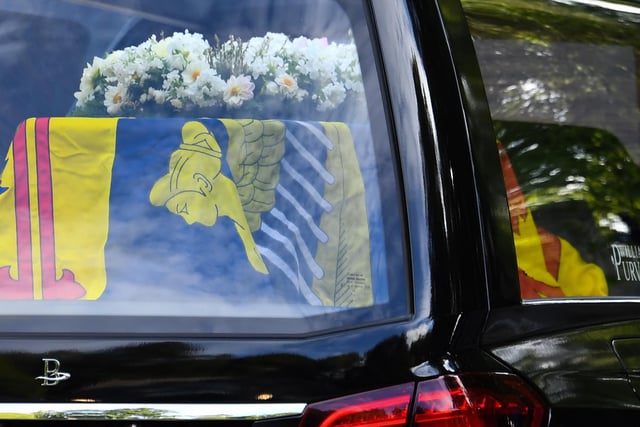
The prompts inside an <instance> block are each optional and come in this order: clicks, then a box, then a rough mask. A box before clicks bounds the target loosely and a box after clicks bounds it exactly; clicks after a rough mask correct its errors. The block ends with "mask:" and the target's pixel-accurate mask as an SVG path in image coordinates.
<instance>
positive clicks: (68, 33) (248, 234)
mask: <svg viewBox="0 0 640 427" xmlns="http://www.w3.org/2000/svg"><path fill="white" fill-rule="evenodd" d="M343 3H344V4H343ZM291 16H295V17H296V19H295V20H292V19H291ZM367 29H368V25H367V20H366V18H365V14H364V11H363V10H361V5H359V4H354V2H342V1H338V0H336V1H334V0H320V1H319V0H308V1H307V0H294V1H290V0H287V1H285V0H266V1H255V0H238V1H234V2H229V1H227V0H220V1H204V0H202V1H198V0H192V1H184V2H174V1H124V0H121V1H115V2H114V1H91V2H69V1H62V0H60V1H57V0H46V1H43V0H40V1H29V0H27V1H25V0H16V1H12V0H8V1H3V2H2V4H0V34H2V39H1V40H0V57H1V58H2V60H1V61H0V86H1V87H2V93H3V102H2V105H1V106H0V108H1V109H2V114H1V115H0V117H1V118H0V150H2V155H3V156H4V157H2V158H3V159H4V165H3V167H2V175H1V176H0V179H1V180H0V223H1V224H2V227H1V228H0V311H2V313H3V314H4V315H9V316H17V318H19V317H20V316H25V315H26V316H40V315H45V316H49V317H51V318H53V319H55V318H57V317H64V318H65V319H73V318H75V316H92V317H93V316H98V317H101V316H106V317H110V318H114V317H115V316H117V317H120V318H123V319H125V318H128V317H130V316H135V317H137V318H140V319H142V320H140V319H139V320H140V321H136V322H131V323H126V322H125V323H119V324H120V325H123V326H120V327H121V328H125V329H127V330H128V328H134V329H136V330H140V331H141V332H145V331H151V330H152V329H153V322H152V321H151V320H149V319H152V318H156V317H162V318H166V317H169V318H180V319H181V320H180V322H177V323H176V324H177V325H178V326H175V328H177V330H180V328H184V329H188V330H189V331H192V332H212V331H213V332H216V331H219V332H238V331H239V332H242V331H245V332H247V333H263V332H293V333H295V332H301V333H303V332H310V331H314V330H318V329H323V328H335V327H342V326H349V325H355V324H361V323H365V322H370V321H380V320H384V319H388V318H395V317H398V316H402V315H405V314H406V313H407V310H408V303H407V294H408V293H407V289H406V283H407V281H406V280H405V273H404V272H405V269H404V259H405V257H404V255H403V246H402V241H401V240H402V239H401V238H400V237H399V235H401V234H402V233H398V230H400V229H402V227H403V225H402V221H401V208H400V198H399V193H400V192H399V190H398V188H397V182H396V178H395V176H396V175H395V174H396V171H395V160H394V157H393V155H392V153H393V150H392V148H391V146H390V143H389V140H388V138H387V137H386V135H388V131H387V129H386V128H385V121H384V119H383V117H384V116H383V111H382V107H381V105H383V103H382V100H381V95H380V89H379V88H378V78H377V76H376V67H375V62H374V60H373V53H372V52H373V49H372V46H371V41H370V40H369V36H368V30H367ZM383 202H384V203H383ZM144 318H146V319H148V322H146V323H145V321H144ZM189 319H192V320H193V319H196V320H194V321H193V322H190V321H189ZM291 319H306V321H304V322H291V321H290V320H291ZM54 321H55V320H54ZM17 323H19V322H17ZM116 324H118V323H112V325H116ZM65 325H66V326H65V328H67V329H69V330H72V331H76V330H77V331H83V329H82V328H83V326H82V322H74V321H72V320H71V321H69V322H67V323H65ZM69 325H71V326H69ZM145 325H146V326H145ZM180 325H182V326H180ZM103 327H104V328H105V331H109V330H110V329H109V328H110V327H109V326H103ZM113 328H114V329H113V330H117V329H118V328H119V327H116V326H114V327H113ZM243 328H244V329H243ZM18 329H19V328H18Z"/></svg>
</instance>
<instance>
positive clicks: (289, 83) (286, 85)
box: [276, 74, 298, 95]
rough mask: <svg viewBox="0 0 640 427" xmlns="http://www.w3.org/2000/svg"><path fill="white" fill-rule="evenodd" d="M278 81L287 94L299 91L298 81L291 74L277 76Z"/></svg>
mask: <svg viewBox="0 0 640 427" xmlns="http://www.w3.org/2000/svg"><path fill="white" fill-rule="evenodd" d="M276 83H277V84H278V86H280V90H282V92H283V93H284V94H285V95H294V94H295V93H296V92H297V91H298V82H297V81H296V79H295V78H294V77H293V76H291V75H290V74H280V75H279V76H278V77H276Z"/></svg>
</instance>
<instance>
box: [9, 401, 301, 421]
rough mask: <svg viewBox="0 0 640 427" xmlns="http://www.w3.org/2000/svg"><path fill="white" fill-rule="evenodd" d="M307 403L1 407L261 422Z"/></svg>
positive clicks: (45, 414) (44, 414)
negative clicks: (260, 420) (259, 420)
mask: <svg viewBox="0 0 640 427" xmlns="http://www.w3.org/2000/svg"><path fill="white" fill-rule="evenodd" d="M305 407H306V404H304V403H247V404H244V403H238V404H206V403H202V404H164V403H161V404H155V403H2V404H0V419H25V420H26V419H31V420H33V419H47V420H56V419H66V420H70V419H80V420H82V419H91V420H138V421H139V420H204V419H206V420H258V419H264V418H274V417H284V416H296V415H301V414H302V412H303V411H304V409H305Z"/></svg>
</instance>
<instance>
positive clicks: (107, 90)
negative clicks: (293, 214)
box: [74, 30, 364, 115]
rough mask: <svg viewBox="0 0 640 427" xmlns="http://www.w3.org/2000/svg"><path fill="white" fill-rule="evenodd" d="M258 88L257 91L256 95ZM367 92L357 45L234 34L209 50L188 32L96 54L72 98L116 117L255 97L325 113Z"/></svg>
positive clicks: (240, 103) (232, 104)
mask: <svg viewBox="0 0 640 427" xmlns="http://www.w3.org/2000/svg"><path fill="white" fill-rule="evenodd" d="M218 73H220V74H218ZM229 74H231V76H229ZM224 79H228V80H227V81H226V82H225V80H224ZM256 86H258V87H260V88H261V89H260V93H259V94H254V91H255V88H256ZM363 92H364V87H363V84H362V76H361V73H360V66H359V61H358V55H357V49H356V46H355V44H354V43H340V44H338V43H334V42H331V43H330V42H329V41H328V40H327V39H326V38H315V39H309V38H306V37H297V38H295V39H293V40H292V39H290V38H289V36H287V35H285V34H282V33H267V34H265V36H264V37H252V38H250V39H249V40H248V41H245V42H242V41H241V40H239V39H235V38H233V37H232V36H230V38H229V40H228V41H227V42H225V43H223V44H222V45H217V46H216V47H215V48H212V47H211V46H210V45H209V42H208V41H207V40H205V38H204V37H203V35H202V34H197V33H190V32H189V31H186V30H185V31H184V32H182V33H174V34H173V35H171V36H170V37H166V38H161V39H160V40H158V39H157V38H156V36H155V35H152V36H151V37H149V38H148V39H147V40H146V41H144V42H142V43H140V44H139V45H137V46H129V47H126V48H124V49H122V50H117V51H114V52H111V53H110V54H108V55H107V56H106V57H105V58H94V60H93V62H92V63H91V64H87V66H86V67H85V69H84V70H83V73H82V77H81V79H80V85H79V88H78V91H77V92H75V93H74V96H75V98H76V99H77V106H78V107H79V108H86V111H87V112H90V113H92V112H94V111H95V110H96V109H97V111H95V113H97V114H102V113H104V112H105V111H106V112H107V113H108V114H111V115H119V114H125V113H126V114H129V113H133V114H135V113H136V112H137V111H138V112H139V111H143V110H144V109H145V108H146V107H148V106H149V104H153V103H155V104H158V105H170V106H171V107H172V108H173V109H178V110H185V111H189V110H191V109H193V108H195V107H201V108H202V107H212V106H216V105H223V106H227V107H229V108H239V107H241V106H243V105H244V103H245V101H248V100H250V99H252V98H254V96H255V97H256V98H259V97H260V96H281V97H284V98H287V99H289V100H292V101H294V102H304V101H305V100H309V101H311V102H313V103H314V104H315V106H316V108H317V109H318V110H320V111H324V110H329V109H334V108H336V107H337V106H338V105H340V104H341V103H342V102H344V100H345V99H346V97H347V95H348V94H350V93H351V94H361V93H363ZM131 94H136V95H135V96H136V98H135V99H134V98H131V97H132V95H131ZM310 94H312V95H311V96H310ZM258 101H259V99H258Z"/></svg>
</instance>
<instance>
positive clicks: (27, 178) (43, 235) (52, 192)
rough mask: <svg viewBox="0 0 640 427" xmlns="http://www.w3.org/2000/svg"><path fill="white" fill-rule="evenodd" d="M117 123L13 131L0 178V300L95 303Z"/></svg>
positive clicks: (80, 122)
mask: <svg viewBox="0 0 640 427" xmlns="http://www.w3.org/2000/svg"><path fill="white" fill-rule="evenodd" d="M117 123H118V119H108V118H105V119H95V118H91V119H87V118H60V119H56V118H37V119H28V120H26V121H24V122H23V123H21V124H20V125H19V127H18V130H17V132H16V135H15V137H14V140H13V142H12V144H11V147H10V150H9V153H8V156H7V159H6V166H5V168H4V171H3V172H2V175H1V177H0V224H2V227H0V299H76V298H85V299H95V298H97V297H99V296H100V294H101V293H102V292H103V291H104V288H105V286H106V273H105V261H104V246H105V244H106V240H107V234H108V224H109V190H110V183H111V169H112V165H113V159H114V152H115V134H116V126H117ZM88 135H90V138H91V140H90V141H88V140H87V138H88Z"/></svg>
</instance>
